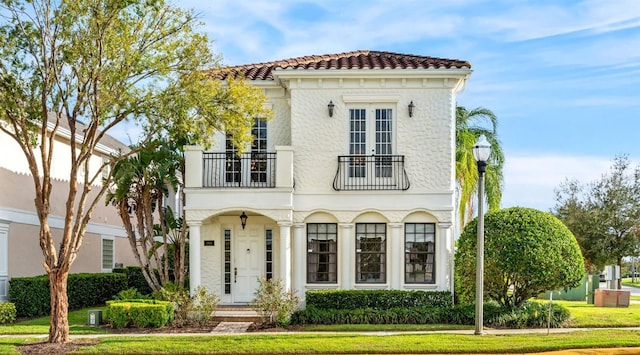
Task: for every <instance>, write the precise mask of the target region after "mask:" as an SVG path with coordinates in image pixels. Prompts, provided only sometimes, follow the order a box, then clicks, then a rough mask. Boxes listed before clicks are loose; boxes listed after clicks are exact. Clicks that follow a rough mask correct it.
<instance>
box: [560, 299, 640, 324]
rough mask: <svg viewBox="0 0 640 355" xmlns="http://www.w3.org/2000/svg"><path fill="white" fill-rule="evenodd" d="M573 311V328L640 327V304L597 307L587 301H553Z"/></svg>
mask: <svg viewBox="0 0 640 355" xmlns="http://www.w3.org/2000/svg"><path fill="white" fill-rule="evenodd" d="M553 302H554V303H557V304H561V305H563V306H565V307H567V308H568V309H569V311H570V312H571V323H570V324H569V326H570V327H572V328H594V327H596V328H606V327H640V304H631V305H630V306H629V307H628V308H616V307H595V306H594V305H592V304H587V303H586V302H575V301H553Z"/></svg>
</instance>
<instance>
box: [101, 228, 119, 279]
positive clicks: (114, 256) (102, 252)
mask: <svg viewBox="0 0 640 355" xmlns="http://www.w3.org/2000/svg"><path fill="white" fill-rule="evenodd" d="M105 240H110V241H111V243H112V255H111V260H112V262H111V268H108V269H105V268H104V267H103V266H104V249H103V247H104V244H103V243H104V241H105ZM115 262H116V240H115V237H113V236H105V235H103V236H102V238H101V239H100V269H101V270H102V272H113V268H114V265H115Z"/></svg>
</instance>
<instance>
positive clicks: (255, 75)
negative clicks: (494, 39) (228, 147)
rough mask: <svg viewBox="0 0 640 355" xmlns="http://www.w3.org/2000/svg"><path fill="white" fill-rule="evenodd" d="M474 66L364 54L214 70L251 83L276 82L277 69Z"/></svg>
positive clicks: (216, 74) (219, 75)
mask: <svg viewBox="0 0 640 355" xmlns="http://www.w3.org/2000/svg"><path fill="white" fill-rule="evenodd" d="M461 68H468V69H470V68H471V63H469V62H467V61H462V60H457V59H445V58H434V57H426V56H419V55H412V54H399V53H392V52H380V51H369V50H361V51H354V52H345V53H339V54H325V55H310V56H304V57H297V58H291V59H284V60H278V61H275V62H266V63H257V64H247V65H239V66H232V67H223V68H220V69H213V70H211V72H210V73H211V75H212V76H213V77H214V78H216V79H221V80H224V79H226V78H227V77H229V76H232V77H236V76H244V77H245V78H246V79H250V80H273V71H274V70H276V69H461Z"/></svg>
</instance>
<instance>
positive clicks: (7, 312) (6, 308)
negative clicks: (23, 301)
mask: <svg viewBox="0 0 640 355" xmlns="http://www.w3.org/2000/svg"><path fill="white" fill-rule="evenodd" d="M14 320H16V306H15V305H14V304H13V303H11V302H0V324H5V323H12V322H13V321H14Z"/></svg>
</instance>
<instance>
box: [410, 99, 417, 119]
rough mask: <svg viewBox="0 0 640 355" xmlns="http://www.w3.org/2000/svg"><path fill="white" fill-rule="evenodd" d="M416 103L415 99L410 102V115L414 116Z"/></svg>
mask: <svg viewBox="0 0 640 355" xmlns="http://www.w3.org/2000/svg"><path fill="white" fill-rule="evenodd" d="M415 108H416V105H414V104H413V100H411V102H409V117H413V111H414V110H415Z"/></svg>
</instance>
